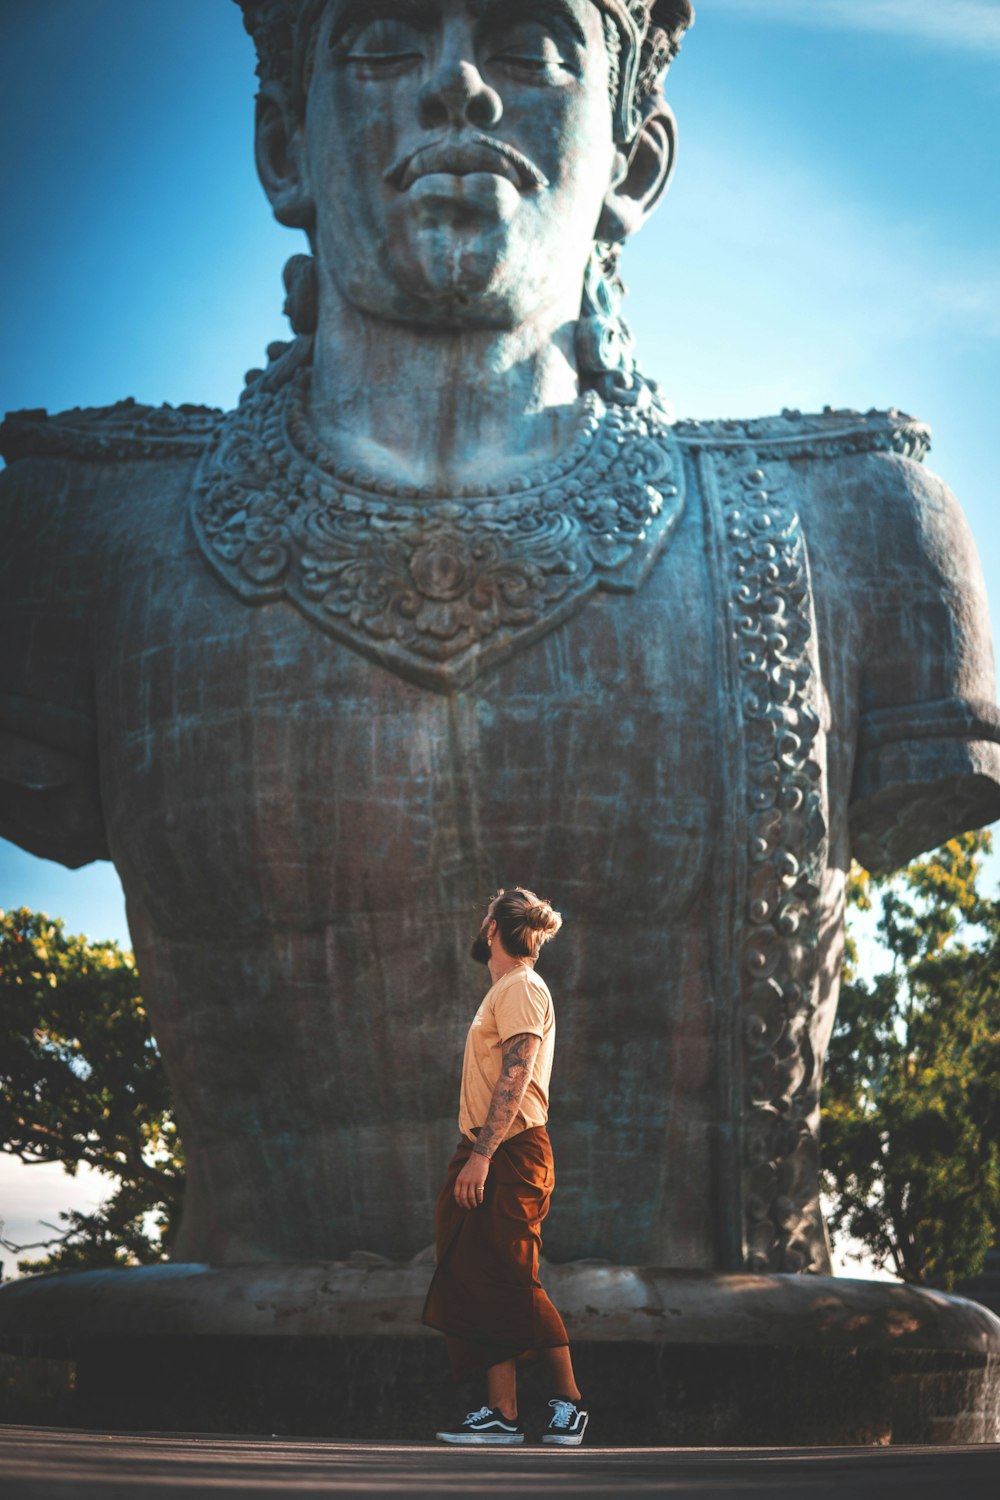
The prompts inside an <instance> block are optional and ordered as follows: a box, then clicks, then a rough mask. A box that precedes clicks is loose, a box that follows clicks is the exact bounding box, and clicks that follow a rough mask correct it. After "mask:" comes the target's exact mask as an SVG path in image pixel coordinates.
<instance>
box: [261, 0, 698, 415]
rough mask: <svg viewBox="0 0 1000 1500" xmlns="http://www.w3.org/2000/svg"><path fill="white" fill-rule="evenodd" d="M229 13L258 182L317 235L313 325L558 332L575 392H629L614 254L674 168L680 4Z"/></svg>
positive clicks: (687, 19) (534, 3)
mask: <svg viewBox="0 0 1000 1500" xmlns="http://www.w3.org/2000/svg"><path fill="white" fill-rule="evenodd" d="M237 3H238V4H240V6H241V9H242V10H243V14H244V21H245V24H246V27H247V29H248V31H249V32H250V33H251V35H252V37H253V39H254V42H255V45H256V48H257V53H258V59H259V66H258V74H259V76H260V79H261V89H260V94H259V97H258V105H257V125H256V145H257V163H258V170H259V172H260V176H261V180H262V182H263V184H264V188H265V191H266V192H267V194H268V197H269V199H270V201H271V204H272V207H273V210H274V213H275V215H276V217H277V218H278V219H279V221H280V222H282V223H284V224H288V225H290V226H294V227H298V228H302V229H304V230H305V231H306V233H307V235H308V236H309V240H310V245H311V249H312V251H313V255H314V257H315V260H316V270H317V273H318V307H319V309H320V315H321V311H322V307H323V299H324V297H330V298H331V300H333V299H337V298H339V299H341V300H342V301H343V302H346V303H347V304H349V305H350V306H352V307H353V308H355V309H358V310H359V311H361V312H362V313H365V314H368V315H374V316H376V317H382V318H386V319H389V320H391V321H396V322H405V323H412V324H417V325H423V326H426V327H427V328H428V329H431V328H433V329H441V328H449V327H454V328H466V327H482V328H500V329H516V328H518V327H520V326H522V325H525V324H528V323H529V322H530V321H531V320H532V319H533V318H537V317H539V316H542V317H545V318H547V319H548V321H549V323H550V324H553V325H554V324H555V323H558V322H560V320H561V322H562V324H563V326H565V325H568V324H578V325H579V326H578V327H577V332H576V349H577V360H578V364H579V365H580V367H581V372H582V373H583V374H584V375H585V376H587V375H589V376H592V377H595V378H596V377H601V378H604V377H605V376H610V377H611V379H612V380H613V382H615V383H617V384H620V385H624V386H627V385H629V384H630V373H629V372H630V368H631V363H630V356H629V352H628V344H629V341H628V338H627V333H626V331H625V329H624V325H623V324H622V323H621V321H620V318H619V316H618V300H619V295H620V284H619V282H618V279H617V274H616V266H617V258H618V255H619V253H620V250H621V247H622V245H623V244H624V243H625V240H626V239H627V238H628V236H629V235H630V234H631V233H632V232H633V231H634V230H635V229H637V228H638V227H639V226H640V225H641V224H642V223H643V222H644V221H645V219H646V218H647V216H648V215H649V213H650V212H652V209H653V208H654V207H655V205H656V203H657V202H658V200H659V198H660V197H661V195H662V193H663V191H664V189H665V187H666V185H667V182H668V180H669V177H670V174H671V170H672V167H673V161H674V152H675V139H676V131H675V125H674V120H673V116H672V114H671V112H670V110H669V108H668V107H667V104H666V102H665V99H664V97H663V82H664V78H665V76H666V72H667V69H668V67H669V65H670V62H671V61H672V59H673V57H674V56H675V54H676V52H677V49H678V47H679V44H680V38H681V36H682V34H683V32H684V30H685V29H686V27H687V26H688V25H690V23H691V21H692V20H693V12H692V9H691V6H690V4H689V0H389V3H372V0H237ZM310 300H312V301H313V302H314V303H316V299H315V298H312V299H310V298H309V297H305V298H300V299H299V301H300V302H301V303H303V304H308V303H309V302H310ZM581 303H582V311H581ZM304 321H305V322H306V323H307V318H306V319H305V320H303V319H302V318H300V324H301V323H303V322H304ZM300 331H308V328H307V327H300Z"/></svg>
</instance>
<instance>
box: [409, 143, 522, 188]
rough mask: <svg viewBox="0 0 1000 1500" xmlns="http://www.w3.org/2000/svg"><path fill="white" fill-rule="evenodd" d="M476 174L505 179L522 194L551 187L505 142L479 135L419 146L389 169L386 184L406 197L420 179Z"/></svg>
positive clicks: (519, 153)
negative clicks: (480, 173)
mask: <svg viewBox="0 0 1000 1500" xmlns="http://www.w3.org/2000/svg"><path fill="white" fill-rule="evenodd" d="M477 172H483V173H489V174H491V175H493V176H495V177H505V178H506V179H507V181H508V182H512V183H513V184H514V186H515V187H516V188H518V189H519V190H520V191H521V192H522V193H528V192H537V191H538V190H539V189H540V188H545V187H548V185H549V182H548V178H547V177H546V176H545V175H544V173H542V172H540V171H539V170H538V168H537V167H536V166H535V165H534V164H533V163H532V162H530V161H529V160H528V158H527V157H526V156H522V154H521V152H520V151H516V150H515V149H514V147H513V146H508V145H507V143H506V142H505V141H495V140H493V138H492V137H491V136H488V135H479V134H476V135H461V136H452V137H446V138H445V139H443V140H437V141H431V142H429V143H428V144H427V145H426V146H418V147H417V149H416V150H415V151H411V152H409V153H408V154H407V155H406V156H404V157H402V158H401V159H400V160H399V161H398V162H396V163H395V164H394V165H393V166H392V167H390V169H389V171H388V172H387V173H386V174H385V180H386V181H387V182H389V183H391V184H392V186H393V187H395V188H397V189H398V190H399V191H400V192H401V193H405V192H406V191H407V190H408V189H409V188H410V187H412V186H413V184H414V183H415V182H417V181H418V180H419V179H420V178H421V177H430V176H432V175H438V174H440V175H442V176H447V177H469V176H472V175H473V174H474V173H477Z"/></svg>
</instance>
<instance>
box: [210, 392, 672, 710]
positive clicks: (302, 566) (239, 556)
mask: <svg viewBox="0 0 1000 1500" xmlns="http://www.w3.org/2000/svg"><path fill="white" fill-rule="evenodd" d="M276 376H279V372H278V371H274V372H272V373H269V375H268V376H267V377H260V378H258V379H257V380H256V382H255V383H254V384H253V385H251V386H250V387H249V388H248V390H247V392H246V393H245V395H244V397H243V400H242V401H241V403H240V405H239V407H238V408H237V409H236V410H235V411H234V412H232V413H230V415H229V416H228V417H227V418H226V420H225V422H224V423H223V426H222V429H221V431H220V433H219V435H218V437H217V438H216V439H215V441H214V442H213V443H212V444H210V446H209V448H208V449H207V450H206V453H205V456H204V458H203V460H202V463H201V466H200V468H199V472H198V476H197V480H196V483H195V487H194V492H193V512H192V513H193V520H194V526H195V530H196V532H197V535H198V539H199V542H200V544H201V548H202V551H203V552H204V554H205V557H206V558H207V559H208V561H209V562H210V563H211V565H212V567H213V568H214V569H215V571H216V572H217V573H218V575H219V576H220V577H221V578H222V579H223V581H224V582H225V583H227V584H228V585H229V587H230V588H232V589H233V590H235V592H236V593H237V594H238V595H239V597H240V598H241V599H243V600H245V602H246V603H248V604H264V603H273V602H274V601H277V600H281V599H286V600H288V601H289V602H290V603H292V604H294V605H295V606H296V607H297V608H298V609H300V610H301V611H302V613H303V614H304V615H306V616H307V617H308V618H309V619H310V620H311V621H312V622H313V623H314V624H316V625H318V626H319V627H320V628H321V629H322V630H324V631H325V632H326V633H327V634H329V635H331V636H332V637H333V638H334V639H336V640H338V641H340V642H342V643H343V644H344V645H347V646H350V647H351V648H352V649H353V650H355V651H360V652H362V653H364V654H365V655H366V656H368V657H371V658H372V659H374V660H375V661H377V662H379V663H380V664H381V665H383V666H385V667H388V668H390V669H391V670H393V671H395V672H398V673H399V674H400V675H401V676H403V677H406V678H408V679H409V680H410V681H411V682H415V683H417V684H418V685H420V686H422V687H427V688H433V689H436V690H438V691H441V692H452V691H455V690H457V689H460V688H462V687H465V686H467V685H468V684H469V683H470V682H471V681H472V680H473V679H474V678H475V677H476V676H478V675H479V674H480V673H481V672H483V671H485V670H486V669H488V668H490V667H493V666H495V665H497V664H498V663H499V662H500V661H502V660H503V659H504V658H506V657H508V656H510V655H511V654H513V653H514V652H515V651H518V650H520V649H521V648H522V647H524V646H527V645H529V644H530V643H531V642H532V641H534V640H537V639H538V637H539V636H541V635H543V634H545V633H546V632H547V631H549V630H552V629H553V628H554V627H555V626H556V625H558V624H559V623H560V622H561V621H563V620H565V619H566V618H567V617H568V616H569V615H571V614H572V613H574V612H575V611H576V610H578V609H580V608H582V606H583V605H584V603H585V602H586V600H587V599H588V598H589V597H590V595H591V594H592V593H593V592H594V591H595V590H596V589H598V588H603V589H609V590H614V591H616V592H620V593H631V592H633V591H634V590H636V589H637V588H638V587H639V586H640V584H641V583H642V582H643V580H644V579H645V578H646V576H647V575H648V573H649V571H650V569H651V567H652V565H653V563H654V561H655V559H656V557H657V555H658V554H659V552H660V550H661V549H662V547H663V545H664V543H665V542H666V540H667V538H668V537H669V536H670V534H671V533H672V531H673V530H674V528H675V527H676V525H677V522H678V520H679V518H680V515H681V513H682V510H683V493H682V488H683V480H682V475H683V466H682V462H681V459H680V456H679V453H678V450H677V446H676V444H675V442H674V439H673V437H672V434H671V431H670V427H669V424H668V422H667V420H666V419H665V417H663V416H662V415H661V414H660V412H659V411H658V410H657V409H656V408H655V407H647V408H646V409H645V410H641V409H640V408H639V407H637V406H632V407H624V406H605V405H604V403H603V402H602V401H601V399H600V398H599V397H598V396H597V394H596V393H594V392H589V393H588V394H587V395H586V396H585V397H583V399H582V400H581V402H580V417H579V420H578V423H577V429H576V433H575V436H574V439H573V441H572V443H571V444H570V446H569V447H568V448H567V450H566V451H565V452H564V453H563V454H562V455H561V456H560V457H559V458H557V459H556V460H555V461H553V462H552V463H549V464H546V465H543V466H542V467H540V468H538V469H536V470H535V471H534V472H531V473H528V474H525V475H522V476H520V477H518V478H517V479H515V480H514V481H513V482H511V483H509V484H507V485H503V486H499V485H498V486H495V487H493V486H490V487H488V488H486V489H485V490H481V491H473V490H471V489H469V490H464V491H462V492H461V493H460V494H458V495H440V494H437V493H435V492H434V491H433V490H431V489H429V488H422V489H421V488H417V487H415V486H414V487H403V486H391V485H386V484H381V483H378V482H377V481H376V480H375V479H373V478H372V477H371V476H370V475H365V474H361V473H359V472H357V471H356V470H352V469H348V468H346V467H344V466H343V465H341V464H339V463H338V462H337V460H336V458H335V456H334V455H333V454H331V453H330V451H329V450H328V449H327V448H326V447H325V446H324V445H323V443H322V442H321V441H320V439H319V438H318V437H317V436H316V434H315V433H314V432H313V430H312V428H311V427H310V425H309V422H308V420H307V418H306V402H307V395H308V382H309V369H308V366H305V367H302V368H299V369H298V370H297V371H295V372H294V373H292V374H291V375H290V376H288V377H286V378H284V379H283V380H281V379H280V376H279V378H278V379H275V377H276Z"/></svg>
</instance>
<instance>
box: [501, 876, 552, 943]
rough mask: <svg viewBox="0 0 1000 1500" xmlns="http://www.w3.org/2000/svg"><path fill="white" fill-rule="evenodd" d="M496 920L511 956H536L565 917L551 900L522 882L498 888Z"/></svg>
mask: <svg viewBox="0 0 1000 1500" xmlns="http://www.w3.org/2000/svg"><path fill="white" fill-rule="evenodd" d="M493 920H494V921H495V922H496V924H497V931H498V932H499V934H500V941H501V942H502V943H503V945H504V947H505V949H506V950H507V952H508V953H509V954H510V955H511V957H512V958H537V957H538V954H539V952H540V950H541V948H542V945H543V944H544V943H547V942H548V941H549V939H550V938H554V937H555V935H556V933H557V932H558V931H559V929H560V927H561V926H562V917H561V916H560V914H559V912H557V911H556V910H555V909H554V908H553V906H552V905H551V904H550V903H549V902H548V901H544V900H542V898H541V897H539V896H536V895H535V893H534V891H528V890H525V889H524V887H523V886H520V885H514V886H510V887H508V888H507V889H501V890H499V891H498V892H497V894H496V896H495V898H494V904H493Z"/></svg>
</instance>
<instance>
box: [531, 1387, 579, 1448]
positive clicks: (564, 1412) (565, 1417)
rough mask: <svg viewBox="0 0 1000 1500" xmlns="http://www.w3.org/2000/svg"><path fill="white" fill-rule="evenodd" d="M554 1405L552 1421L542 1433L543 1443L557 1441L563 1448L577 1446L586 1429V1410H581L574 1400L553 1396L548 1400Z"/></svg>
mask: <svg viewBox="0 0 1000 1500" xmlns="http://www.w3.org/2000/svg"><path fill="white" fill-rule="evenodd" d="M549 1405H550V1406H552V1407H554V1408H555V1410H554V1411H553V1413H552V1421H551V1422H550V1423H549V1425H548V1427H546V1429H545V1431H544V1432H543V1433H542V1442H543V1443H559V1444H560V1445H561V1446H562V1447H564V1448H579V1446H580V1444H581V1443H582V1442H583V1434H584V1433H585V1432H586V1430H587V1418H588V1416H589V1413H588V1412H585V1411H582V1410H581V1408H580V1407H579V1406H577V1404H576V1402H575V1401H562V1400H560V1398H559V1397H558V1396H554V1397H553V1398H552V1400H551V1401H550V1402H549Z"/></svg>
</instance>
